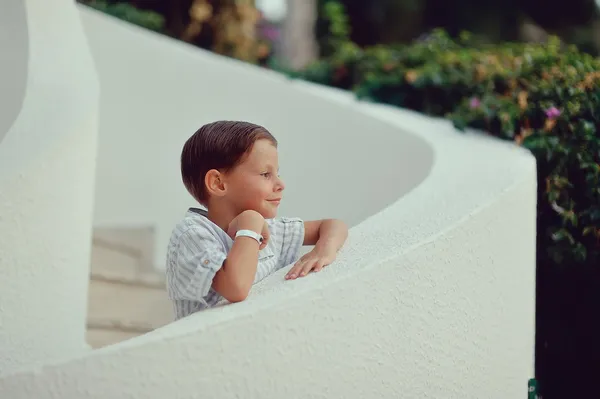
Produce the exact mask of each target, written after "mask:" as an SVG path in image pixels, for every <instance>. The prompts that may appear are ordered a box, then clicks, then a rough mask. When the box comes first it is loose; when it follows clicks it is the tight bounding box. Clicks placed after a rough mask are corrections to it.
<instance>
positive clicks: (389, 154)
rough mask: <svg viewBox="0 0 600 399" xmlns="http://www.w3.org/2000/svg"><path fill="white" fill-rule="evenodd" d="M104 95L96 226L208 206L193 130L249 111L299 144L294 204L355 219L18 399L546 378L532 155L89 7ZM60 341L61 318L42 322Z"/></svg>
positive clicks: (287, 157)
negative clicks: (218, 298)
mask: <svg viewBox="0 0 600 399" xmlns="http://www.w3.org/2000/svg"><path fill="white" fill-rule="evenodd" d="M80 12H81V17H82V20H83V23H84V26H85V29H86V33H87V35H88V39H89V43H90V48H91V50H92V53H93V55H94V59H95V61H96V66H97V69H98V73H99V76H100V82H101V88H102V99H101V107H100V110H101V114H100V129H101V130H100V139H99V157H98V166H97V168H98V174H97V175H98V178H97V187H96V212H95V223H96V224H97V225H99V226H102V225H105V226H118V225H122V226H131V225H150V226H153V227H155V228H156V231H157V244H156V245H157V250H156V255H155V264H156V265H157V267H160V263H161V258H162V256H163V255H162V252H161V249H160V248H161V246H162V245H164V243H165V242H166V241H165V238H166V237H167V236H168V234H169V233H170V231H169V229H170V227H171V226H172V224H173V222H174V221H176V220H177V218H178V217H180V216H181V214H182V213H183V212H184V211H185V209H186V207H187V206H189V205H193V203H192V202H191V200H190V199H189V197H188V196H187V194H186V193H185V191H184V189H183V187H182V184H181V182H180V177H179V174H178V173H179V172H178V162H177V161H178V156H179V151H180V148H181V145H182V143H183V141H184V140H185V138H187V136H189V135H190V134H191V133H193V131H194V130H195V129H196V128H197V127H198V126H199V125H201V124H202V123H204V122H207V121H209V120H214V119H220V118H228V119H248V120H252V121H255V122H258V123H261V124H264V125H266V126H267V127H268V128H269V129H270V130H272V132H273V133H274V134H275V135H276V137H277V138H278V139H279V141H280V143H281V149H280V159H281V163H282V165H281V166H282V170H283V174H284V177H285V178H286V181H287V186H288V188H287V198H286V200H285V201H286V203H285V205H282V213H285V214H290V215H298V216H301V217H305V218H316V217H324V216H332V217H341V218H344V219H345V220H347V221H348V222H349V223H350V224H351V226H352V228H351V231H350V236H349V239H348V242H347V245H346V246H345V248H344V249H343V250H342V252H341V253H340V255H339V258H338V260H337V261H336V262H335V263H334V264H333V265H331V266H330V267H328V268H326V269H325V270H324V271H323V272H322V273H319V274H316V275H311V276H309V277H307V278H305V279H301V280H296V281H293V282H286V281H284V280H283V273H285V271H284V270H282V271H281V272H279V273H277V274H275V275H273V276H271V277H269V278H267V279H266V280H265V281H263V282H261V284H259V285H258V286H256V287H254V288H253V290H252V292H251V295H250V297H249V298H248V299H247V300H246V301H244V302H242V303H238V304H235V305H226V306H223V307H220V308H217V309H213V310H210V311H206V312H202V313H199V314H196V315H193V316H191V317H189V318H187V319H184V320H181V321H178V322H175V323H172V324H170V325H168V326H165V327H163V328H160V329H158V330H155V331H154V332H152V333H149V334H146V335H144V336H142V337H139V338H135V339H132V340H129V341H126V342H122V343H119V344H116V345H112V346H109V347H106V348H103V349H100V350H95V351H92V352H89V353H88V354H84V355H74V356H71V357H70V358H69V359H67V360H62V361H55V362H51V363H50V362H47V363H46V365H45V367H44V368H43V369H41V370H38V369H36V370H34V369H32V370H25V371H21V372H19V373H14V374H10V375H6V374H5V375H4V377H2V376H0V397H2V398H4V397H10V398H37V397H50V398H61V399H62V398H76V397H77V398H107V397H116V398H118V397H136V398H137V397H139V398H164V397H172V396H176V397H186V398H187V397H189V398H192V397H206V398H219V399H221V398H234V397H252V398H254V397H255V398H277V399H279V398H283V397H288V396H289V397H292V398H296V397H297V398H306V397H331V398H355V397H356V398H359V397H360V398H365V397H366V398H371V397H372V398H375V397H377V398H398V397H406V398H417V397H432V398H460V399H469V398H481V397H486V398H498V399H505V398H514V397H519V396H523V395H524V394H525V393H524V390H525V389H526V386H527V379H528V378H530V377H531V376H532V375H533V347H534V345H533V342H534V292H535V284H534V279H535V272H534V268H535V259H534V257H535V205H536V204H535V198H536V187H535V182H536V172H535V162H534V159H533V157H532V156H531V155H530V154H528V153H527V152H526V151H524V150H522V149H520V148H516V147H514V146H513V145H511V144H507V143H504V142H499V141H497V140H494V139H491V138H489V137H487V136H484V135H481V134H477V133H467V134H460V133H457V132H456V131H454V130H453V129H452V127H451V126H450V125H449V123H448V122H445V121H441V120H433V119H429V118H425V117H423V116H420V115H417V114H415V113H411V112H406V111H402V110H398V109H393V108H389V107H385V106H378V105H372V104H371V105H368V104H362V103H359V102H357V101H355V100H354V99H353V98H352V96H351V95H349V94H347V93H343V92H338V91H335V90H331V89H327V88H322V87H318V86H315V85H310V84H307V83H302V82H293V81H288V80H287V79H285V78H283V77H281V76H279V75H277V74H274V73H270V72H267V71H264V70H260V69H258V68H254V67H251V66H248V65H245V64H242V63H239V62H236V61H233V60H228V59H223V58H220V57H217V56H215V55H213V54H210V53H206V52H202V51H199V50H197V49H194V48H192V47H190V46H187V45H184V44H181V43H177V42H174V41H172V40H169V39H167V38H164V37H161V36H158V35H154V34H151V33H149V32H146V31H143V30H140V29H137V28H135V27H132V26H130V25H127V24H125V23H120V22H117V21H114V20H112V19H109V18H107V17H105V16H103V15H100V14H98V13H95V12H92V11H89V10H87V9H83V8H81V9H80ZM37 331H38V333H39V334H43V333H44V329H43V326H40V327H39V329H38V330H37Z"/></svg>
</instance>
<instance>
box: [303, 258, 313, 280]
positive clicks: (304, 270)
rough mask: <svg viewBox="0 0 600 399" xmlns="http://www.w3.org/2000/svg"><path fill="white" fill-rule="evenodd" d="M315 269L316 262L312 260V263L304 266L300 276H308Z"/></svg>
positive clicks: (309, 262)
mask: <svg viewBox="0 0 600 399" xmlns="http://www.w3.org/2000/svg"><path fill="white" fill-rule="evenodd" d="M313 267H315V261H314V260H310V261H308V262H306V263H305V264H304V265H303V266H302V271H301V272H300V275H301V276H306V275H307V274H308V273H309V272H310V271H311V270H312V268H313Z"/></svg>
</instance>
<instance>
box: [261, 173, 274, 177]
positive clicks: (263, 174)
mask: <svg viewBox="0 0 600 399" xmlns="http://www.w3.org/2000/svg"><path fill="white" fill-rule="evenodd" d="M260 175H261V176H263V177H271V173H269V172H265V173H261V174H260Z"/></svg>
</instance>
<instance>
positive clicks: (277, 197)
mask: <svg viewBox="0 0 600 399" xmlns="http://www.w3.org/2000/svg"><path fill="white" fill-rule="evenodd" d="M278 171H279V158H278V155H277V148H276V147H275V146H274V145H273V143H271V141H269V140H264V139H262V140H257V141H256V142H255V143H254V145H253V146H252V149H251V150H250V152H249V153H248V155H247V156H246V158H245V159H244V161H243V162H242V163H240V164H239V165H238V166H237V167H235V168H234V169H233V170H231V171H230V172H229V173H228V174H227V175H226V185H227V192H226V195H225V198H224V199H226V200H227V202H228V203H230V204H231V205H232V207H233V208H234V211H235V212H237V213H238V214H239V213H241V212H243V211H245V210H255V211H257V212H258V213H260V214H261V215H262V216H263V217H264V218H265V219H272V218H274V217H275V216H276V215H277V208H278V207H279V202H280V201H281V199H282V196H283V189H284V188H285V186H284V184H283V181H282V180H281V179H280V178H279V175H278Z"/></svg>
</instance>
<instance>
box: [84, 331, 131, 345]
mask: <svg viewBox="0 0 600 399" xmlns="http://www.w3.org/2000/svg"><path fill="white" fill-rule="evenodd" d="M138 335H140V334H139V333H136V332H128V331H119V330H110V329H109V330H105V329H101V328H90V327H88V329H87V332H86V341H87V343H88V344H89V345H90V346H91V347H92V349H97V348H102V347H103V346H107V345H112V344H116V343H119V342H122V341H126V340H128V339H131V338H134V337H137V336H138Z"/></svg>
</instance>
